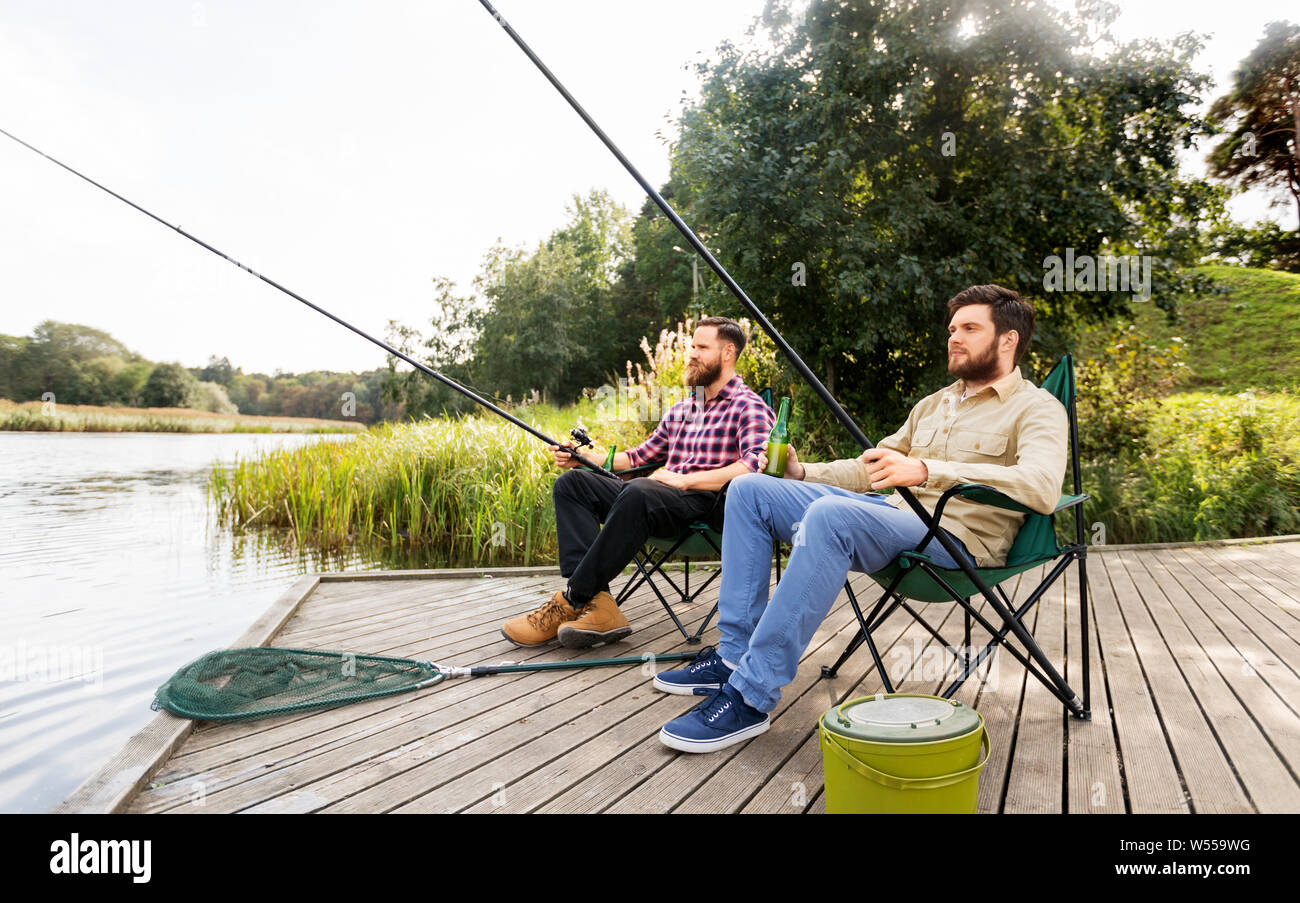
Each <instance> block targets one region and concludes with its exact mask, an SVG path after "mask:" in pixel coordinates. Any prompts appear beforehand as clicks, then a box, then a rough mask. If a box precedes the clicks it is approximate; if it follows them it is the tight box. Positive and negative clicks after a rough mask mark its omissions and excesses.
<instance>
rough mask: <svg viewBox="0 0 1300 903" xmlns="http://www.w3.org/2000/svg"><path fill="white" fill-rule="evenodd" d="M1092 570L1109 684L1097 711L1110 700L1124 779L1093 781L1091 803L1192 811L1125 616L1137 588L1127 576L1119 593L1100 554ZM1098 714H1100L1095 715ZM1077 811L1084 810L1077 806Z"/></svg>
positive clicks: (1100, 660)
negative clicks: (1117, 800)
mask: <svg viewBox="0 0 1300 903" xmlns="http://www.w3.org/2000/svg"><path fill="white" fill-rule="evenodd" d="M1090 564H1091V567H1090V568H1089V570H1088V587H1089V590H1090V594H1089V595H1090V599H1091V602H1092V615H1093V619H1092V620H1093V626H1094V628H1095V629H1096V636H1097V647H1096V648H1097V657H1096V659H1095V661H1096V663H1097V665H1098V667H1097V669H1096V670H1097V672H1098V673H1099V674H1100V675H1101V678H1102V680H1103V682H1104V684H1105V687H1106V694H1105V696H1104V697H1100V696H1098V695H1097V694H1096V691H1095V690H1094V697H1093V699H1094V701H1093V710H1094V712H1096V711H1097V710H1098V709H1100V708H1102V704H1104V703H1105V702H1106V701H1108V702H1109V708H1110V712H1111V717H1112V719H1113V723H1114V732H1115V734H1116V735H1117V737H1118V761H1117V762H1116V765H1117V767H1119V769H1120V780H1119V781H1118V782H1115V783H1106V779H1105V778H1104V777H1103V778H1102V779H1101V780H1102V786H1101V787H1096V786H1095V782H1094V783H1093V784H1089V785H1088V787H1087V791H1088V803H1089V810H1085V811H1090V810H1091V805H1092V801H1093V800H1094V799H1099V800H1100V801H1101V802H1102V803H1103V804H1104V805H1106V806H1107V808H1109V807H1110V806H1111V805H1113V804H1114V802H1115V800H1116V799H1119V800H1120V801H1121V804H1122V805H1123V806H1125V807H1126V808H1127V810H1128V811H1130V812H1137V813H1141V812H1170V813H1175V812H1176V813H1186V812H1190V811H1191V808H1190V805H1189V803H1188V796H1187V794H1186V793H1185V792H1184V790H1183V780H1182V777H1181V775H1180V774H1179V772H1178V767H1177V765H1176V763H1175V761H1174V754H1173V752H1172V751H1171V749H1170V746H1169V740H1168V737H1167V736H1166V734H1165V729H1164V726H1163V725H1162V724H1161V720H1160V715H1159V712H1158V709H1157V706H1156V704H1155V700H1154V697H1153V695H1152V692H1151V688H1150V683H1149V676H1148V675H1147V674H1146V672H1145V671H1144V670H1143V668H1142V663H1141V660H1140V657H1139V654H1138V650H1137V647H1136V646H1135V645H1134V643H1133V639H1132V636H1131V635H1130V633H1129V629H1128V626H1127V624H1126V623H1125V620H1124V615H1123V610H1124V608H1125V607H1133V606H1134V605H1140V602H1139V601H1137V600H1135V599H1132V598H1131V597H1130V596H1128V595H1125V593H1127V592H1130V591H1131V584H1130V583H1129V582H1128V580H1127V574H1124V575H1122V582H1121V589H1120V592H1119V593H1117V591H1116V588H1115V586H1114V585H1112V581H1111V574H1110V573H1109V572H1108V568H1107V567H1106V565H1105V564H1104V563H1103V560H1102V559H1101V558H1099V557H1093V558H1092V559H1091V561H1090ZM1094 717H1096V715H1094ZM1071 811H1080V809H1078V808H1075V807H1074V806H1073V805H1072V806H1071Z"/></svg>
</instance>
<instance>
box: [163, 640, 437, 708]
mask: <svg viewBox="0 0 1300 903" xmlns="http://www.w3.org/2000/svg"><path fill="white" fill-rule="evenodd" d="M445 677H446V675H444V674H443V673H441V672H440V671H439V670H438V668H437V666H435V665H434V664H433V663H431V662H421V661H416V660H414V659H409V658H389V657H387V656H383V655H356V654H353V653H350V652H322V651H315V650H310V649H276V648H274V647H269V646H262V647H258V648H255V649H223V650H220V651H217V652H209V653H208V654H207V655H205V656H203V657H202V658H199V659H196V660H195V661H192V662H190V663H189V664H188V665H186V666H185V667H183V668H181V669H180V670H179V671H177V672H176V673H175V674H173V675H172V677H171V679H170V680H168V681H167V682H166V683H165V684H163V685H162V686H161V687H159V688H158V693H157V696H156V698H155V699H154V703H153V707H154V709H155V710H157V709H159V708H163V709H166V710H167V711H169V712H171V713H173V714H175V715H180V716H181V717H183V718H192V719H194V720H196V721H246V720H250V719H253V718H269V717H271V716H274V715H286V714H291V713H294V712H306V711H312V710H315V709H324V708H330V707H332V706H338V705H347V704H348V703H353V702H360V701H362V700H365V699H378V698H380V697H383V696H392V695H394V694H396V693H405V692H407V691H409V690H418V689H421V688H423V687H428V686H432V685H433V684H436V683H438V682H439V681H441V680H443V679H444V678H445Z"/></svg>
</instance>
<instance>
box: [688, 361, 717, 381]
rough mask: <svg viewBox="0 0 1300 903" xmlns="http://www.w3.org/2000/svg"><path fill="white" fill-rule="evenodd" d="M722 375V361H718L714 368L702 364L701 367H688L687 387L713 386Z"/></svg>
mask: <svg viewBox="0 0 1300 903" xmlns="http://www.w3.org/2000/svg"><path fill="white" fill-rule="evenodd" d="M721 375H722V361H716V362H715V363H714V364H713V366H709V365H707V364H700V365H699V367H693V366H691V365H690V364H687V365H686V385H688V386H692V387H694V386H711V385H713V383H714V382H715V381H717V379H718V377H720V376H721Z"/></svg>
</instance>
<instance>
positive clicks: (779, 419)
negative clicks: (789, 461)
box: [763, 395, 790, 477]
mask: <svg viewBox="0 0 1300 903" xmlns="http://www.w3.org/2000/svg"><path fill="white" fill-rule="evenodd" d="M789 450H790V396H788V395H787V396H784V397H783V398H782V399H781V413H779V414H777V415H776V426H774V427H772V435H770V436H768V437H767V467H766V469H764V471H763V473H765V474H767V475H768V476H773V477H783V476H785V456H786V453H787V452H788V451H789Z"/></svg>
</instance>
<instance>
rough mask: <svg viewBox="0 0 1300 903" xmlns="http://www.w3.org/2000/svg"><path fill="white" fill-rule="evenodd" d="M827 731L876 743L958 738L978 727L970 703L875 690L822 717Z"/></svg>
mask: <svg viewBox="0 0 1300 903" xmlns="http://www.w3.org/2000/svg"><path fill="white" fill-rule="evenodd" d="M822 724H823V725H824V726H825V728H826V729H827V730H828V731H831V732H832V733H835V734H839V735H840V736H843V737H851V738H853V739H854V740H869V741H874V742H876V743H928V742H931V741H934V740H951V739H953V738H954V737H961V736H963V735H965V734H969V733H970V732H972V731H975V730H978V729H979V726H980V716H979V713H978V712H976V711H975V710H974V709H972V708H971V707H970V706H968V705H966V704H964V703H961V702H957V701H955V700H952V699H944V698H942V697H940V696H920V695H915V694H907V693H893V694H885V693H877V694H876V695H875V696H863V697H861V698H859V699H852V700H849V701H848V702H846V703H844V704H843V705H840V706H836V707H834V708H832V709H830V710H829V711H827V712H826V714H825V715H823V716H822Z"/></svg>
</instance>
